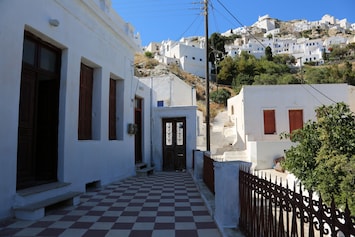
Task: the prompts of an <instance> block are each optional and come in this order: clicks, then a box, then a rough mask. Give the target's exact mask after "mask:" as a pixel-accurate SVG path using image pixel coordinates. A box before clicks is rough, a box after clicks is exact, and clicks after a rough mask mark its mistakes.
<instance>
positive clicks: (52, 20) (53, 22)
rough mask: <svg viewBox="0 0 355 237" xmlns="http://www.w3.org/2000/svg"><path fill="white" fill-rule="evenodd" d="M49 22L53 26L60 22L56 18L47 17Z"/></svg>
mask: <svg viewBox="0 0 355 237" xmlns="http://www.w3.org/2000/svg"><path fill="white" fill-rule="evenodd" d="M49 24H50V25H51V26H54V27H58V26H59V24H60V22H59V21H58V20H57V19H49Z"/></svg>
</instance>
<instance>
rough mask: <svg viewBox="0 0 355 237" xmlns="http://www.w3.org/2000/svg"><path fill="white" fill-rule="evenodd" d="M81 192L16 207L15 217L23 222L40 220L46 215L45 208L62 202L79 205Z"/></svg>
mask: <svg viewBox="0 0 355 237" xmlns="http://www.w3.org/2000/svg"><path fill="white" fill-rule="evenodd" d="M80 194H81V193H80V192H68V193H65V194H62V195H58V196H55V197H53V198H48V199H45V200H43V201H38V202H35V203H30V204H28V205H24V206H18V207H14V208H13V209H14V211H15V216H16V218H18V219H23V220H38V219H40V218H42V217H44V215H45V208H46V207H49V206H52V205H54V204H58V203H61V202H66V204H67V205H78V204H79V202H80Z"/></svg>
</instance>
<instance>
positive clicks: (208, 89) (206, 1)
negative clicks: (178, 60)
mask: <svg viewBox="0 0 355 237" xmlns="http://www.w3.org/2000/svg"><path fill="white" fill-rule="evenodd" d="M204 3H205V7H204V10H205V12H204V14H205V53H206V151H210V150H211V144H210V143H211V142H210V75H209V73H210V72H209V62H208V58H209V57H208V56H209V55H208V0H204Z"/></svg>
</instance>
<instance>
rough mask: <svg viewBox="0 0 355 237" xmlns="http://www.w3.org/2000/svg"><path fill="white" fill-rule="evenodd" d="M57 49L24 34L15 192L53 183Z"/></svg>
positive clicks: (57, 72)
mask: <svg viewBox="0 0 355 237" xmlns="http://www.w3.org/2000/svg"><path fill="white" fill-rule="evenodd" d="M60 59H61V51H60V49H58V48H56V47H54V46H52V45H50V44H48V43H46V42H44V41H42V40H41V39H39V38H37V37H35V36H34V35H32V34H30V33H28V32H25V37H24V43H23V58H22V72H21V88H20V104H19V121H18V142H17V182H16V189H17V190H19V189H24V188H28V187H32V186H36V185H40V184H45V183H50V182H54V181H57V163H58V121H59V119H58V117H59V83H60Z"/></svg>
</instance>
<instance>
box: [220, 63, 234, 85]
mask: <svg viewBox="0 0 355 237" xmlns="http://www.w3.org/2000/svg"><path fill="white" fill-rule="evenodd" d="M219 66H220V67H221V69H220V70H219V72H218V75H217V77H218V80H219V81H222V84H229V85H230V84H231V83H232V81H233V78H234V77H235V76H236V75H237V67H236V65H235V62H234V60H233V59H232V58H231V57H226V58H225V59H224V60H223V61H221V62H220V64H219Z"/></svg>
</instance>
